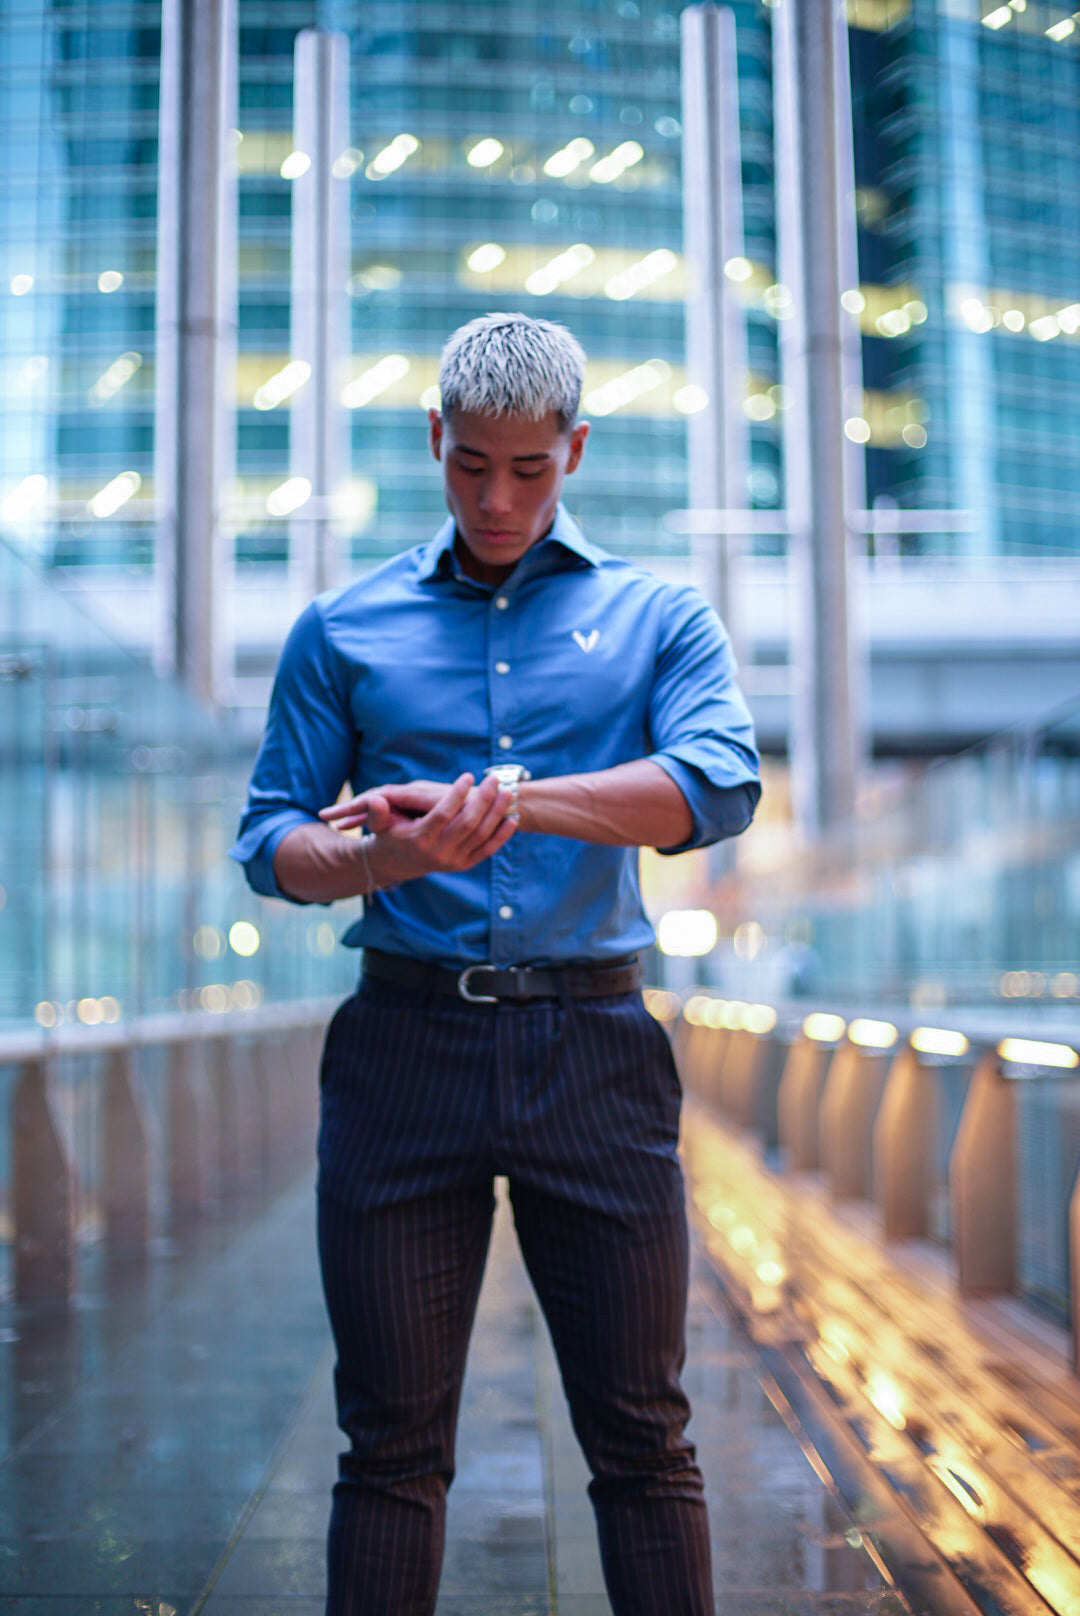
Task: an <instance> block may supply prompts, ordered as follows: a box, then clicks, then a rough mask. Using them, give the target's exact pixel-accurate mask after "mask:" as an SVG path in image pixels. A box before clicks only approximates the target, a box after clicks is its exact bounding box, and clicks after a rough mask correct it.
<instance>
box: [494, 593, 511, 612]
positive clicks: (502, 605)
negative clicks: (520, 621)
mask: <svg viewBox="0 0 1080 1616" xmlns="http://www.w3.org/2000/svg"><path fill="white" fill-rule="evenodd" d="M495 604H496V606H497V607H498V608H499V610H500V612H505V610H506V608H507V607H508V606H509V604H510V602H509V600H508V599H507V597H506V596H505V595H496V596H495Z"/></svg>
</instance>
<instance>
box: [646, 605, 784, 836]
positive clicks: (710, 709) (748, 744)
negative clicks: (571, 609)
mask: <svg viewBox="0 0 1080 1616" xmlns="http://www.w3.org/2000/svg"><path fill="white" fill-rule="evenodd" d="M735 672H736V669H735V659H734V657H733V655H732V651H731V642H730V640H729V639H728V636H727V631H726V630H725V628H724V625H723V624H722V623H721V621H720V619H719V617H718V616H717V615H716V613H715V612H714V611H713V609H712V607H711V606H710V605H709V604H708V602H707V601H706V600H704V599H703V598H702V596H701V595H699V594H698V592H697V590H696V589H690V588H684V589H675V590H672V592H671V596H670V599H669V600H668V601H667V602H666V603H665V615H664V620H663V624H662V627H661V634H660V641H659V645H658V648H657V655H656V666H655V671H654V677H653V686H652V692H651V695H650V699H649V731H650V736H651V741H652V745H653V747H654V748H655V750H654V751H653V752H652V753H650V761H651V762H653V763H657V764H659V766H660V768H662V769H663V770H664V771H665V772H666V773H667V774H668V775H670V776H671V778H672V779H673V780H674V781H675V784H676V785H677V786H678V787H679V789H680V791H681V792H682V794H683V796H684V797H685V798H686V801H687V805H688V806H689V809H690V813H691V816H692V818H693V830H692V832H691V835H690V837H689V839H688V840H687V841H685V842H681V843H680V844H679V846H678V847H663V848H660V849H659V850H658V851H660V852H661V853H682V852H685V851H686V850H687V849H688V848H691V847H708V846H709V844H710V843H712V842H718V841H720V840H721V839H722V838H723V837H726V836H737V835H738V834H739V832H740V831H744V830H745V829H746V827H747V826H748V825H749V823H750V821H751V820H752V819H753V817H754V810H755V808H756V807H757V804H758V799H759V798H760V796H761V783H760V779H759V762H758V753H757V746H756V743H755V739H754V724H753V720H752V719H751V717H750V712H749V709H748V708H747V705H746V702H745V700H744V698H743V694H742V691H741V690H740V689H739V687H738V685H737V684H736V682H735Z"/></svg>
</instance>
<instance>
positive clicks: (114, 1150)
mask: <svg viewBox="0 0 1080 1616" xmlns="http://www.w3.org/2000/svg"><path fill="white" fill-rule="evenodd" d="M103 1109H104V1139H103V1144H102V1151H103V1160H102V1170H101V1183H102V1191H101V1197H102V1205H103V1209H104V1213H105V1239H106V1241H107V1242H108V1244H109V1245H110V1246H112V1247H124V1248H128V1249H131V1248H145V1246H146V1244H147V1242H148V1241H149V1239H150V1156H151V1135H150V1121H149V1117H148V1115H147V1111H146V1106H145V1105H144V1103H143V1098H142V1092H141V1089H140V1087H139V1084H138V1081H137V1078H136V1073H135V1057H134V1051H133V1050H132V1047H131V1045H130V1044H126V1045H124V1046H123V1047H122V1048H120V1049H114V1050H111V1051H110V1052H109V1054H108V1055H107V1056H106V1057H105V1093H104V1107H103Z"/></svg>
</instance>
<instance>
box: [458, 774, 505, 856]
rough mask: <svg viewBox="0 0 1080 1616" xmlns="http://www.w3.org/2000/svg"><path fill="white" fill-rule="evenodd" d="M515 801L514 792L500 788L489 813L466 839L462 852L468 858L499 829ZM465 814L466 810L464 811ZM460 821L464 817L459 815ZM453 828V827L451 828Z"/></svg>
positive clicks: (478, 822)
mask: <svg viewBox="0 0 1080 1616" xmlns="http://www.w3.org/2000/svg"><path fill="white" fill-rule="evenodd" d="M513 800H514V794H513V792H512V791H508V790H507V789H506V787H505V786H500V787H499V789H498V790H497V791H496V792H495V794H494V796H493V797H492V800H491V803H490V804H489V806H488V809H487V812H486V813H483V814H482V815H481V817H480V818H479V819H478V820H477V821H476V824H475V827H474V829H473V831H472V834H471V835H470V836H469V837H468V838H467V839H466V841H465V844H464V847H463V849H462V851H463V852H464V853H465V854H466V856H468V855H469V854H471V853H472V852H473V851H474V849H476V848H477V847H482V846H483V845H484V843H485V842H486V841H487V840H488V838H489V837H490V836H492V835H493V834H494V832H495V831H496V830H497V829H498V828H499V826H500V825H501V824H502V822H503V820H504V819H505V818H506V814H507V810H508V809H509V807H510V805H511V803H512V802H513ZM462 813H464V809H463V810H462ZM458 817H459V819H460V818H461V817H462V816H461V815H460V814H459V816H458ZM451 828H452V827H451Z"/></svg>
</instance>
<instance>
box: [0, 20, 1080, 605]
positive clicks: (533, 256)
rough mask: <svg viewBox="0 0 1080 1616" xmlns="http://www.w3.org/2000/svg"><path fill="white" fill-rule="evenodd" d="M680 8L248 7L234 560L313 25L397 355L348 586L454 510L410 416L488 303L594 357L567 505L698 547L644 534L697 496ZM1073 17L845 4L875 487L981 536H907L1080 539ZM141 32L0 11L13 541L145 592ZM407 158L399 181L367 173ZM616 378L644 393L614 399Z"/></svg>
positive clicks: (363, 298)
mask: <svg viewBox="0 0 1080 1616" xmlns="http://www.w3.org/2000/svg"><path fill="white" fill-rule="evenodd" d="M681 9H682V8H681V7H680V6H678V5H676V4H674V3H670V4H665V3H664V0H640V3H638V0H592V3H585V0H577V3H575V4H560V3H555V4H551V5H547V6H544V7H540V6H538V5H537V6H531V5H526V6H513V7H506V6H500V7H495V6H494V5H488V4H483V3H473V4H469V5H453V4H449V5H448V4H443V5H434V4H427V3H423V0H394V3H385V0H384V3H379V0H376V3H372V4H367V5H364V6H360V5H358V4H356V3H354V0H325V3H322V4H317V3H315V0H274V3H273V4H269V3H268V0H238V24H239V98H238V106H239V112H238V122H239V129H238V131H237V133H236V137H235V146H234V151H235V157H236V162H237V165H238V171H239V172H238V201H239V252H238V264H237V272H238V296H239V353H238V358H237V364H236V377H235V402H236V405H237V416H236V487H235V489H234V490H233V493H234V494H235V496H236V497H235V500H234V509H235V511H236V512H237V513H239V515H238V519H237V521H236V522H235V523H234V524H233V526H234V527H235V528H236V553H237V560H238V563H239V566H240V569H241V574H243V572H244V571H245V570H246V569H249V568H252V567H259V566H262V565H266V564H271V565H273V564H276V563H280V562H282V561H283V560H284V559H285V558H286V554H287V547H288V542H289V541H288V528H287V524H286V523H285V522H284V521H282V520H281V519H280V518H276V519H275V518H274V517H273V516H272V515H270V514H269V513H268V512H267V510H266V506H265V500H266V497H267V495H268V494H269V493H270V491H271V490H272V489H274V488H275V487H277V486H278V485H279V484H280V483H281V482H282V480H283V479H284V478H285V477H286V476H287V475H288V469H289V406H288V401H287V399H284V400H282V401H281V402H280V403H278V404H276V405H273V406H271V407H265V395H264V396H263V404H262V407H260V406H258V405H257V404H256V402H255V399H256V394H257V393H258V391H259V389H260V387H261V386H263V384H264V383H265V382H267V381H268V380H269V379H270V378H271V377H272V376H274V375H276V374H277V373H278V372H280V371H281V370H282V369H283V367H284V366H285V365H286V364H287V363H288V362H289V359H290V352H289V323H290V321H289V260H290V218H291V196H290V191H291V184H292V182H291V180H290V179H289V178H287V177H283V174H282V165H283V163H284V164H285V167H286V173H288V164H287V162H286V159H287V158H288V156H289V153H290V151H291V150H292V144H293V136H292V119H293V73H294V69H293V53H294V44H295V36H296V33H297V31H298V30H300V29H302V28H306V27H311V26H315V25H318V26H321V27H326V28H333V29H339V30H341V31H343V32H345V33H346V34H347V35H348V38H349V47H350V82H351V97H350V98H351V107H350V122H351V135H350V139H351V141H352V147H351V150H350V152H349V153H348V154H347V161H348V163H349V164H350V165H351V169H350V173H351V178H350V181H349V186H350V208H351V266H350V279H349V292H350V310H351V334H350V346H351V356H352V369H353V374H354V375H364V374H366V373H367V372H368V371H370V370H371V369H372V368H374V366H375V365H376V364H377V363H379V361H380V360H381V359H385V358H387V357H388V356H395V365H394V366H393V367H391V370H390V371H389V372H387V375H388V376H389V378H390V379H389V380H386V382H385V385H383V386H382V387H381V388H380V390H379V391H378V392H376V393H375V394H374V395H373V396H371V397H370V398H369V399H368V401H367V402H366V403H365V404H363V405H361V406H358V407H356V408H355V409H354V410H353V411H352V417H351V457H352V463H351V466H350V468H349V479H350V481H349V505H348V508H349V512H350V516H349V524H350V551H351V562H352V565H353V566H354V567H362V566H364V565H365V564H368V563H370V561H371V560H373V559H375V558H377V557H379V556H380V555H383V554H386V553H389V552H392V551H394V550H397V549H399V548H401V547H402V546H404V545H407V544H410V543H413V542H416V541H417V540H419V539H422V538H425V537H427V536H428V535H429V533H430V532H431V530H432V528H433V526H434V525H435V523H436V522H437V521H438V520H439V519H440V517H441V514H442V501H441V494H440V490H439V483H438V478H437V476H436V475H435V473H434V468H433V467H432V465H431V463H430V460H429V458H428V454H427V449H426V441H425V422H424V415H423V409H422V406H421V400H426V399H430V397H431V389H432V387H433V384H434V381H435V374H436V366H437V358H438V352H439V348H440V345H441V343H442V341H443V340H444V338H445V336H446V335H447V333H448V332H449V331H450V330H452V329H453V328H454V327H455V326H456V325H457V324H459V323H461V322H462V321H463V320H466V319H468V318H470V317H471V316H473V315H476V314H478V313H482V312H485V311H487V310H489V309H512V308H521V307H524V308H528V309H532V310H535V311H537V312H543V313H544V314H546V315H550V316H551V317H553V318H556V319H560V320H564V321H566V322H567V323H568V324H569V325H571V326H572V328H573V329H574V330H575V331H576V332H577V334H578V335H579V336H580V338H581V340H582V342H583V344H584V346H585V348H586V350H587V352H588V354H589V356H590V370H589V378H588V384H587V389H586V395H587V397H586V408H587V410H588V411H589V412H590V413H591V415H592V417H593V419H594V422H595V425H596V429H595V430H594V433H593V437H592V440H591V441H590V445H589V452H588V454H587V456H586V460H585V463H584V464H583V467H582V470H581V472H580V473H579V474H578V475H577V476H576V478H575V480H574V484H573V486H572V487H570V486H569V485H568V494H569V495H570V502H571V504H572V506H573V508H574V510H575V512H576V514H577V515H578V516H579V517H580V518H581V520H582V521H583V522H584V523H585V525H586V526H587V528H588V529H589V530H590V531H591V532H593V533H594V534H595V536H596V537H597V538H598V539H600V540H601V541H602V542H604V543H607V544H610V545H611V546H612V547H613V548H615V549H621V550H625V551H628V552H630V553H636V554H641V555H652V556H655V557H658V556H661V555H663V554H665V553H667V554H672V553H682V551H683V550H684V548H685V540H683V539H681V538H679V537H677V536H675V535H674V534H672V533H671V532H669V531H668V529H667V528H666V527H665V523H664V516H665V513H666V512H668V511H670V510H672V509H674V508H677V507H679V506H680V505H682V504H684V503H685V497H686V483H685V470H686V424H685V416H684V414H683V413H682V412H681V409H680V406H681V408H682V410H685V409H686V408H688V407H691V406H692V400H691V399H690V398H688V396H687V395H686V394H685V393H683V392H682V389H683V387H684V383H685V379H686V378H685V370H684V363H683V361H684V351H683V342H684V335H683V314H682V296H683V291H684V285H685V278H684V265H683V260H682V251H681V249H682V227H681V180H680V146H681V139H680V137H681V129H680V87H679V12H680V10H681ZM734 10H735V14H736V19H737V28H738V39H739V75H740V125H741V138H742V159H743V161H742V169H743V185H744V216H745V253H746V264H745V266H743V267H742V268H741V269H740V274H742V275H744V276H745V278H744V279H742V280H740V281H739V282H738V285H739V287H740V289H741V293H742V295H743V297H744V299H745V302H746V308H747V324H748V336H749V343H748V357H749V374H748V376H747V383H746V394H747V396H746V410H747V415H748V417H749V430H750V435H751V440H752V457H751V468H750V472H749V487H748V490H747V493H748V498H749V500H750V502H751V503H752V504H753V505H755V506H759V507H768V506H774V505H777V504H779V503H781V502H782V497H783V494H782V461H781V453H780V430H779V428H780V423H781V420H782V409H783V403H784V399H783V394H782V391H781V390H780V389H778V386H777V379H778V373H777V360H776V321H777V318H778V317H782V314H783V298H782V294H781V295H778V293H777V290H776V284H775V281H776V270H775V263H776V252H775V203H774V186H773V147H772V86H771V48H770V12H769V8H768V7H767V6H766V5H763V4H760V3H759V0H753V3H751V0H736V3H735V6H734ZM1059 12H1060V7H1058V8H1055V7H1054V6H1052V5H1051V6H1048V5H1046V4H1045V3H1043V0H1027V3H1026V4H1021V3H1018V0H1013V3H1012V4H1011V5H1008V6H1002V7H999V8H997V10H987V12H986V14H985V15H983V14H981V13H980V12H979V11H978V10H977V9H973V8H972V6H971V4H969V3H968V0H937V3H935V0H873V3H871V0H853V3H852V4H851V5H850V6H849V18H850V22H851V27H850V30H849V37H850V41H851V64H852V82H853V101H854V126H855V156H856V194H855V200H856V208H857V215H858V224H859V259H860V282H861V285H860V287H859V288H858V289H855V288H852V289H851V295H852V297H853V298H854V304H855V306H858V307H859V314H860V321H861V325H862V329H863V334H864V356H863V358H864V379H865V397H864V402H863V414H862V419H863V421H864V422H865V426H864V427H863V428H862V429H861V430H862V431H864V432H865V433H866V434H868V437H867V444H866V455H867V486H868V499H869V501H870V502H871V503H873V502H874V501H877V502H878V503H885V504H890V503H896V504H898V505H900V506H902V507H907V506H911V507H931V508H958V509H962V510H965V511H969V512H970V513H971V516H972V531H971V532H970V533H969V534H959V535H955V536H951V537H942V538H939V539H935V540H918V539H914V538H911V539H907V540H903V539H902V540H901V541H900V543H901V544H902V545H905V546H906V547H909V548H918V547H919V546H920V545H922V546H924V547H926V546H929V547H935V548H940V547H941V546H943V545H945V546H948V547H958V548H961V549H968V550H972V549H974V550H977V551H980V552H982V553H990V554H993V553H1006V552H1014V553H1015V552H1021V553H1030V552H1032V551H1039V552H1044V553H1058V554H1060V553H1076V551H1077V549H1078V548H1080V531H1078V518H1077V509H1076V502H1075V496H1074V493H1073V490H1074V489H1075V486H1076V483H1077V479H1078V474H1080V445H1078V441H1077V438H1076V435H1075V433H1074V432H1071V431H1070V421H1071V420H1072V419H1075V418H1076V413H1077V408H1078V406H1080V304H1078V303H1077V301H1076V299H1077V296H1078V295H1080V293H1078V289H1077V287H1076V285H1075V283H1074V280H1075V277H1074V270H1075V262H1076V257H1077V249H1078V246H1080V185H1078V183H1077V180H1076V174H1075V155H1076V152H1077V150H1078V149H1080V29H1078V28H1077V26H1076V24H1075V22H1074V20H1073V19H1072V18H1071V17H1070V16H1069V15H1067V14H1066V13H1064V12H1060V15H1059ZM160 40H161V8H160V6H158V5H152V4H141V3H134V0H127V3H124V0H99V3H96V4H93V5H91V4H88V3H83V4H76V3H71V4H66V3H63V4H62V3H60V0H37V3H33V0H10V3H9V4H8V5H6V6H5V7H4V8H3V11H2V13H0V153H2V156H3V163H4V168H5V182H6V183H5V185H4V187H3V191H2V196H3V200H2V202H0V264H2V279H0V289H2V290H0V310H2V321H3V328H2V329H3V346H4V360H3V363H4V371H5V385H4V387H3V390H2V408H3V425H4V431H3V434H2V438H0V523H2V526H3V531H4V532H5V534H6V536H7V537H8V538H9V540H10V541H11V542H13V543H16V544H19V545H23V546H25V547H29V548H31V549H33V550H34V551H35V552H37V553H38V554H40V555H42V556H43V557H44V558H45V559H46V561H48V562H51V563H56V564H62V565H66V566H71V565H78V566H85V567H93V568H98V569H100V568H109V567H112V568H115V567H120V568H124V569H136V570H139V569H145V568H146V567H147V566H148V565H149V564H150V562H151V560H152V557H153V549H154V486H153V451H154V340H155V339H154V324H155V275H154V271H155V229H156V211H157V170H156V158H157V116H158V88H159V77H160V72H159V53H160ZM406 136H407V137H409V140H408V141H407V142H406V145H407V148H408V149H407V151H406V152H405V154H404V155H403V156H402V159H401V161H400V162H398V163H397V164H396V165H394V164H390V165H389V166H388V165H387V164H386V163H385V161H382V162H381V163H377V162H376V161H375V160H376V159H378V158H379V156H380V153H385V152H386V151H387V149H388V148H389V147H390V146H391V145H392V143H393V142H394V141H395V140H399V138H400V139H404V137H406ZM397 150H398V151H399V153H400V151H401V147H400V146H399V147H398V148H397ZM643 366H648V367H649V370H648V372H647V373H645V372H642V369H641V367H643ZM631 372H636V373H638V375H639V376H640V377H641V378H642V381H643V386H642V389H641V390H639V391H637V392H636V394H635V395H634V396H624V395H626V394H627V393H628V392H629V393H632V392H633V388H630V389H626V388H625V387H624V388H622V389H621V390H620V387H619V379H620V378H624V377H626V376H628V375H629V374H630V373H631ZM384 379H385V378H384ZM611 383H615V384H616V386H615V391H614V393H612V392H611V391H610V390H609V391H608V392H606V393H605V392H603V391H602V389H604V388H605V387H607V386H608V384H611ZM646 383H647V385H644V384H646ZM598 395H599V396H598ZM613 398H616V399H620V398H621V401H620V402H617V403H615V404H614V406H613V407H612V402H613ZM602 412H606V413H602ZM892 542H894V543H895V542H896V541H892Z"/></svg>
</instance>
